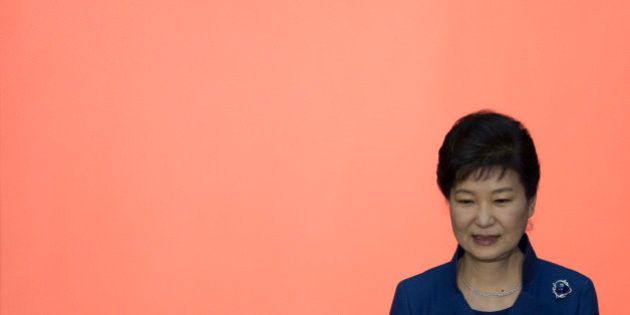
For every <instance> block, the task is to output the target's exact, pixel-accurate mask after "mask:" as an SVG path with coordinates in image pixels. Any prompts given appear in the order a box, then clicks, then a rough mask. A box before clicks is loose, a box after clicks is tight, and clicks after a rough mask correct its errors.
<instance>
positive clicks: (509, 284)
mask: <svg viewBox="0 0 630 315" xmlns="http://www.w3.org/2000/svg"><path fill="white" fill-rule="evenodd" d="M457 269H458V272H457V274H458V278H459V279H460V280H461V279H463V280H465V281H466V282H467V283H468V284H470V285H471V286H472V287H474V288H475V289H477V290H482V291H500V290H509V289H511V288H513V287H516V286H518V285H519V284H520V283H521V273H522V270H523V253H521V251H520V250H519V249H518V248H515V249H514V250H513V251H512V252H511V253H510V255H509V256H508V257H506V258H505V259H502V260H497V261H480V260H477V259H475V258H473V257H472V256H470V255H469V254H468V253H465V254H464V256H463V257H462V258H461V259H460V261H459V263H458V268H457Z"/></svg>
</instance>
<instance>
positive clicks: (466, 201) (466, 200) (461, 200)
mask: <svg viewBox="0 0 630 315" xmlns="http://www.w3.org/2000/svg"><path fill="white" fill-rule="evenodd" d="M455 201H457V203H459V204H462V205H472V204H473V202H474V201H473V200H472V199H457V200H455Z"/></svg>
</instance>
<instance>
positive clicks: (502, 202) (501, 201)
mask: <svg viewBox="0 0 630 315" xmlns="http://www.w3.org/2000/svg"><path fill="white" fill-rule="evenodd" d="M510 201H512V199H507V198H502V199H495V200H494V202H495V203H498V204H500V205H504V204H507V203H509V202H510Z"/></svg>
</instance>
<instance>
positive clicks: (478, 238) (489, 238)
mask: <svg viewBox="0 0 630 315" xmlns="http://www.w3.org/2000/svg"><path fill="white" fill-rule="evenodd" d="M472 237H473V240H474V241H475V244H477V245H480V246H490V245H492V244H494V243H496V242H497V240H498V239H499V235H473V236H472Z"/></svg>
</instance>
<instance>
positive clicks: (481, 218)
mask: <svg viewBox="0 0 630 315" xmlns="http://www.w3.org/2000/svg"><path fill="white" fill-rule="evenodd" d="M475 224H477V226H479V227H480V228H486V227H490V226H492V225H493V224H494V214H493V212H492V207H491V206H490V205H488V204H487V203H481V204H480V205H479V209H478V210H477V217H476V218H475Z"/></svg>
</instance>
